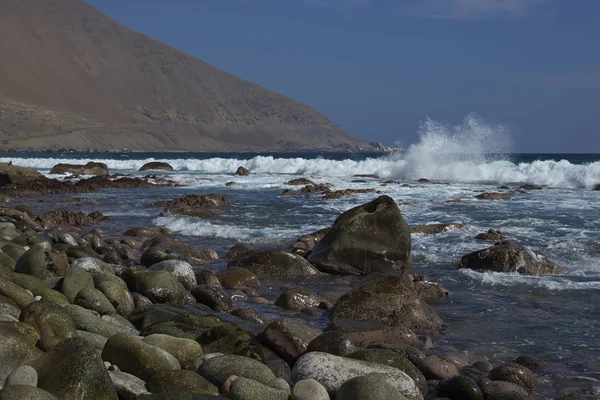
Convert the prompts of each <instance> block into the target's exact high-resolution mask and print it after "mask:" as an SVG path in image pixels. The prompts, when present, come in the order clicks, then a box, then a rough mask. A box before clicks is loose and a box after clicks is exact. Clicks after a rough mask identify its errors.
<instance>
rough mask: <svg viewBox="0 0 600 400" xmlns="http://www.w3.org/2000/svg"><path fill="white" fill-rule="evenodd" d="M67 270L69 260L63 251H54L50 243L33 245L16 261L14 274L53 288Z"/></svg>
mask: <svg viewBox="0 0 600 400" xmlns="http://www.w3.org/2000/svg"><path fill="white" fill-rule="evenodd" d="M68 270H69V259H68V258H67V255H66V254H65V253H64V252H63V251H58V250H54V249H53V248H52V246H51V245H50V243H48V242H41V243H37V244H35V245H33V246H32V247H31V248H30V249H29V250H27V252H26V253H25V254H23V255H22V256H21V258H19V260H17V265H16V266H15V272H18V273H21V274H27V275H32V276H35V277H36V278H38V279H41V280H42V281H44V282H45V283H46V284H48V286H54V284H56V282H58V280H59V279H60V278H62V277H64V276H65V275H66V273H67V271H68Z"/></svg>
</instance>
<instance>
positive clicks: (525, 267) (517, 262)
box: [460, 241, 565, 275]
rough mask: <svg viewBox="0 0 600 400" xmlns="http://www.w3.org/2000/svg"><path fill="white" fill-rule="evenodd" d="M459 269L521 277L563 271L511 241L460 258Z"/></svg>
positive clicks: (544, 258)
mask: <svg viewBox="0 0 600 400" xmlns="http://www.w3.org/2000/svg"><path fill="white" fill-rule="evenodd" d="M460 267H461V268H469V269H473V270H477V271H494V272H517V273H519V274H521V275H560V274H564V273H565V270H564V269H563V268H562V267H560V266H558V265H556V264H554V263H553V262H551V261H550V260H548V259H547V258H546V257H542V256H539V255H536V254H535V253H534V252H533V251H531V250H529V249H528V248H526V247H524V246H521V245H518V244H516V243H514V242H511V241H504V242H499V243H496V244H495V245H494V246H492V247H488V248H487V249H483V250H478V251H475V252H473V253H470V254H467V255H465V256H463V257H462V259H461V262H460Z"/></svg>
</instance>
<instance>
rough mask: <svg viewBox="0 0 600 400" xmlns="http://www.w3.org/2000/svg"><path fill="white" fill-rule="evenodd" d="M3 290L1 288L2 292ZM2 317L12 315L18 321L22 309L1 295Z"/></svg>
mask: <svg viewBox="0 0 600 400" xmlns="http://www.w3.org/2000/svg"><path fill="white" fill-rule="evenodd" d="M1 290H2V288H1V287H0V291H1ZM0 315H10V316H11V317H14V318H16V319H17V321H18V320H19V315H21V308H20V307H19V306H18V305H17V303H15V302H14V301H12V300H11V299H9V298H8V297H5V296H3V295H1V294H0Z"/></svg>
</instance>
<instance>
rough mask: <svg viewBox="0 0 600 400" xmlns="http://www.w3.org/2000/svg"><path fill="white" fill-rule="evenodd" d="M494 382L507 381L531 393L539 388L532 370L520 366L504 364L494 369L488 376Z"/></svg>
mask: <svg viewBox="0 0 600 400" xmlns="http://www.w3.org/2000/svg"><path fill="white" fill-rule="evenodd" d="M488 378H490V379H491V380H493V381H507V382H512V383H515V384H517V385H519V386H521V387H523V388H524V389H526V390H527V391H529V392H532V391H534V390H535V389H537V387H538V384H539V383H538V379H537V377H536V376H535V374H534V373H533V372H531V370H530V369H529V368H527V367H525V366H523V365H519V364H513V363H509V364H503V365H500V366H498V367H495V368H494V369H492V370H491V371H490V373H489V375H488Z"/></svg>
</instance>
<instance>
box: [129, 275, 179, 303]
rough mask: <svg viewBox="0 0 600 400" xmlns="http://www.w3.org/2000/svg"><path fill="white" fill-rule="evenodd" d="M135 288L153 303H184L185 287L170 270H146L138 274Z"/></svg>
mask: <svg viewBox="0 0 600 400" xmlns="http://www.w3.org/2000/svg"><path fill="white" fill-rule="evenodd" d="M135 290H136V292H138V293H140V294H142V295H144V296H146V297H147V298H149V299H150V300H151V301H152V302H153V303H174V304H182V305H183V304H184V303H185V298H186V296H185V295H186V291H185V287H184V286H183V285H182V284H181V282H180V281H179V280H178V279H177V278H176V277H175V276H174V275H173V274H171V273H170V272H166V271H148V272H146V273H144V274H142V275H140V276H138V277H137V279H136V280H135Z"/></svg>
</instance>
